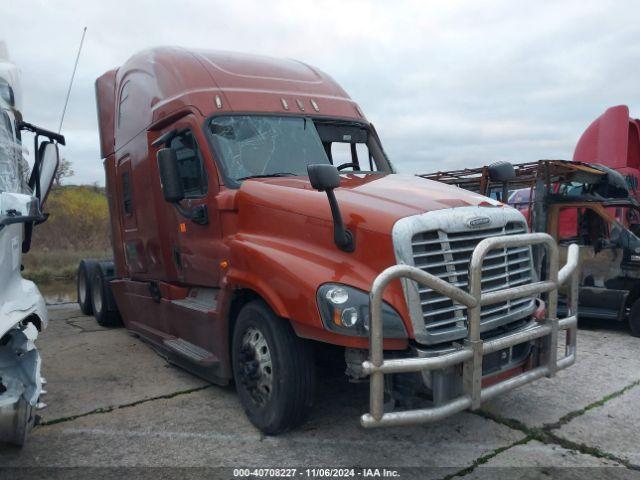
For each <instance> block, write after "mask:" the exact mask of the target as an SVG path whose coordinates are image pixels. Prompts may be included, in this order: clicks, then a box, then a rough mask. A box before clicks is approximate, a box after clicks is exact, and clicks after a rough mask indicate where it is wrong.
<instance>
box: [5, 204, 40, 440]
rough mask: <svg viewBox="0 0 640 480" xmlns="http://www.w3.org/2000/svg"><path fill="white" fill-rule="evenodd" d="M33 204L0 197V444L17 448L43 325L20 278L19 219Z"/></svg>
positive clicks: (31, 289)
mask: <svg viewBox="0 0 640 480" xmlns="http://www.w3.org/2000/svg"><path fill="white" fill-rule="evenodd" d="M34 200H35V201H34ZM35 205H37V199H34V197H33V196H31V195H24V194H19V193H8V192H2V193H0V442H4V443H12V444H15V445H20V446H21V445H23V444H24V442H25V440H26V435H27V433H28V431H29V429H30V428H31V426H32V425H33V423H34V419H35V414H34V412H35V409H36V406H37V405H38V401H39V398H40V395H41V394H42V378H41V376H40V354H39V353H38V350H37V349H36V345H35V341H36V339H37V338H38V333H39V332H40V331H41V330H43V329H44V328H45V327H46V326H47V321H48V317H47V309H46V305H45V302H44V299H43V298H42V295H41V294H40V291H39V290H38V287H36V285H35V284H34V283H33V282H30V281H28V280H25V279H23V278H22V276H21V274H20V270H21V259H22V242H23V238H24V235H23V231H24V228H25V221H24V220H27V221H29V220H30V219H31V218H33V217H34V216H35V215H34V214H35V213H36V212H35V210H34V209H35V208H36V207H35Z"/></svg>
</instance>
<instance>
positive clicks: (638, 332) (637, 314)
mask: <svg viewBox="0 0 640 480" xmlns="http://www.w3.org/2000/svg"><path fill="white" fill-rule="evenodd" d="M629 328H630V329H631V335H633V336H634V337H640V298H639V299H638V300H636V301H635V302H633V305H631V311H630V312H629Z"/></svg>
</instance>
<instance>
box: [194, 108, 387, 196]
mask: <svg viewBox="0 0 640 480" xmlns="http://www.w3.org/2000/svg"><path fill="white" fill-rule="evenodd" d="M248 115H250V116H255V117H288V118H306V119H308V120H311V121H313V122H316V121H317V122H327V123H331V122H347V123H351V124H353V125H354V126H357V127H361V128H365V129H367V131H368V132H369V133H370V134H371V135H372V136H373V137H374V139H375V141H376V143H377V144H378V148H379V149H380V152H381V153H382V156H383V158H384V160H385V161H386V162H387V165H388V167H389V171H388V172H378V171H376V172H371V171H365V170H361V171H355V172H352V171H349V172H340V174H343V173H358V174H360V173H369V174H373V173H380V174H383V173H384V174H388V173H396V170H395V168H394V167H393V164H392V163H391V161H390V160H389V158H388V157H387V154H386V152H385V151H384V149H383V148H382V143H381V142H380V138H379V137H378V133H377V132H376V130H375V128H373V125H372V124H370V123H368V122H366V121H360V120H357V119H354V118H349V117H329V116H322V115H304V114H299V113H288V112H277V113H274V112H245V111H237V112H216V113H214V114H211V115H207V116H206V117H205V120H204V122H203V123H202V126H201V128H202V133H203V134H204V136H205V138H206V139H207V144H208V146H209V150H210V152H211V154H212V156H213V162H214V163H215V166H216V169H217V170H218V173H219V175H220V177H221V178H222V182H223V184H224V186H225V187H227V188H231V189H234V190H237V189H239V188H240V187H241V186H242V182H243V181H244V180H236V179H235V178H233V177H230V176H228V175H227V172H226V168H225V165H224V163H223V161H222V154H221V152H220V151H219V150H218V147H217V146H216V145H215V142H214V141H213V139H212V136H211V135H210V133H209V129H208V125H209V122H210V121H211V120H212V119H214V118H216V117H239V116H248ZM295 176H297V177H303V176H304V177H306V175H295Z"/></svg>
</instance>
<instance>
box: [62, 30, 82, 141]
mask: <svg viewBox="0 0 640 480" xmlns="http://www.w3.org/2000/svg"><path fill="white" fill-rule="evenodd" d="M86 33H87V27H84V29H83V30H82V38H81V39H80V46H79V47H78V54H77V55H76V63H75V64H74V65H73V73H72V74H71V80H70V81H69V89H68V90H67V98H66V99H65V101H64V107H63V108H62V116H61V117H60V125H59V126H58V133H60V131H61V130H62V122H64V114H65V112H66V111H67V103H69V96H70V95H71V87H72V86H73V79H74V78H75V76H76V69H77V68H78V60H80V52H81V51H82V44H83V43H84V35H85V34H86Z"/></svg>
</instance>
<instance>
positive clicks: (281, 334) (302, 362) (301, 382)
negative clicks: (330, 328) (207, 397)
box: [232, 301, 315, 435]
mask: <svg viewBox="0 0 640 480" xmlns="http://www.w3.org/2000/svg"><path fill="white" fill-rule="evenodd" d="M232 356H233V373H234V377H235V382H236V388H237V390H238V396H239V397H240V402H241V403H242V406H243V408H244V410H245V412H246V414H247V416H248V417H249V420H250V421H251V423H253V424H254V425H255V426H256V427H257V428H259V429H260V430H261V431H262V432H264V433H265V434H267V435H276V434H278V433H281V432H284V431H286V430H289V429H291V428H293V427H296V426H298V425H300V424H301V423H302V422H304V420H305V419H306V417H307V415H308V413H309V411H310V410H311V407H312V404H313V394H314V390H315V368H314V362H313V355H312V351H311V345H310V344H309V343H308V342H307V341H304V340H302V339H301V338H299V337H298V336H297V335H296V334H295V333H294V331H293V329H292V328H291V325H290V324H289V322H287V321H286V320H284V319H282V318H279V317H278V316H276V315H275V314H274V313H273V312H272V311H271V309H270V308H269V307H268V306H267V305H266V304H264V303H263V302H261V301H253V302H250V303H248V304H247V305H245V306H244V307H243V308H242V310H241V311H240V314H239V315H238V320H237V322H236V324H235V327H234V331H233V343H232Z"/></svg>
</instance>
